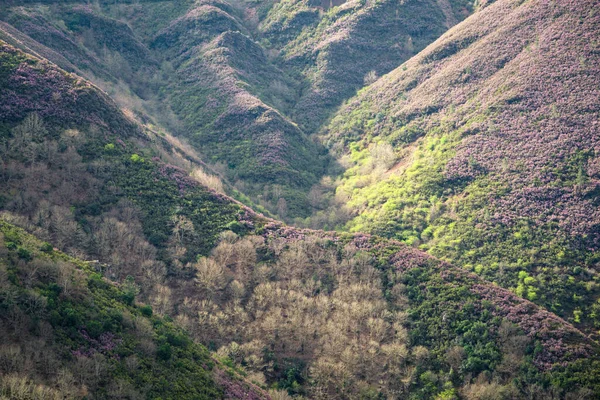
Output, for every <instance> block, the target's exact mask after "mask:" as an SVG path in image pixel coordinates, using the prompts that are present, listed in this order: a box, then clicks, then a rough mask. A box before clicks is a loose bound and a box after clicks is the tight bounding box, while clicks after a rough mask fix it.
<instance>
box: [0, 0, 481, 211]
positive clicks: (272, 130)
mask: <svg viewBox="0 0 600 400" xmlns="http://www.w3.org/2000/svg"><path fill="white" fill-rule="evenodd" d="M42 3H43V4H42ZM42 3H37V2H31V3H27V4H26V5H25V6H23V5H15V4H13V3H10V2H9V3H6V4H2V5H0V20H2V23H0V39H2V40H5V41H7V42H8V43H10V44H12V45H14V46H17V47H19V48H21V49H23V50H25V51H27V52H31V53H34V54H38V55H40V56H41V57H43V58H46V59H48V60H51V61H52V62H55V63H57V64H58V65H59V66H60V67H61V68H63V69H65V70H68V71H70V72H75V73H77V74H79V75H80V76H84V77H86V78H87V79H89V80H91V81H92V82H94V83H95V84H97V85H99V86H100V87H101V88H103V89H104V90H105V91H106V92H107V93H109V95H110V96H111V97H113V98H114V99H116V100H117V101H118V103H119V104H120V105H121V106H123V107H126V108H128V109H130V110H131V111H132V112H134V113H135V114H137V115H138V116H141V115H143V117H142V118H143V119H145V120H149V121H151V123H152V124H153V125H154V126H157V127H161V129H165V130H167V131H170V132H171V133H173V134H175V135H176V136H178V137H180V138H185V139H186V140H187V141H188V142H189V143H190V145H191V146H193V147H194V148H195V150H196V151H198V152H200V153H201V154H202V159H203V160H204V161H205V162H206V163H208V164H210V165H211V168H212V169H213V170H214V171H216V172H217V173H218V174H219V175H220V176H221V177H222V178H223V179H225V180H226V181H228V182H229V183H230V185H229V186H226V190H227V189H228V188H230V187H232V186H235V189H236V190H237V191H238V192H242V193H244V194H245V195H247V196H249V198H250V199H251V202H249V201H247V200H248V198H246V197H243V196H237V197H238V198H239V199H240V200H242V201H245V202H246V203H247V204H250V205H252V204H258V205H260V206H261V207H262V208H263V209H265V210H268V211H269V212H271V213H272V214H274V215H275V214H276V215H278V216H279V217H280V218H282V219H286V220H288V221H291V220H293V218H296V217H302V218H305V217H307V216H309V215H311V214H312V213H313V212H314V211H315V207H314V201H313V200H312V199H311V196H310V195H309V192H310V190H311V188H312V187H314V186H315V185H318V184H319V183H320V181H321V179H322V177H323V176H324V174H326V172H327V171H328V170H329V169H334V170H335V169H336V168H337V166H336V163H335V162H334V161H333V160H332V158H331V157H330V156H329V154H328V152H327V150H326V149H325V148H324V147H323V146H322V145H321V144H320V143H319V142H318V141H316V140H314V138H313V134H314V133H315V132H316V131H317V130H318V129H319V128H320V126H321V124H322V123H323V122H324V121H325V120H326V119H327V118H328V117H329V116H330V115H331V113H332V112H333V111H334V110H335V109H336V108H337V107H338V106H339V105H340V104H341V103H342V102H343V101H344V100H345V99H347V98H348V97H350V96H352V95H354V94H355V92H356V90H358V89H359V88H360V87H362V86H364V85H366V84H369V83H371V82H372V81H373V80H375V79H376V77H377V76H380V75H382V74H384V73H386V72H388V71H390V70H391V69H393V68H394V67H395V66H397V65H399V64H400V63H402V62H403V61H406V60H407V59H408V58H410V57H411V56H413V55H415V54H417V52H419V51H420V50H421V49H423V48H424V47H425V46H426V45H427V44H429V43H431V42H432V41H433V40H435V39H436V38H437V37H439V36H440V35H441V34H442V33H443V32H444V31H445V30H447V29H448V28H449V27H450V26H452V25H454V24H455V23H456V22H458V21H460V20H462V19H463V18H464V17H465V16H467V15H468V14H469V13H471V12H472V11H473V10H474V8H475V7H474V6H473V4H472V2H471V1H466V0H451V1H448V0H444V1H441V0H439V1H433V0H427V1H416V0H410V1H404V2H402V3H401V4H400V3H398V2H397V1H377V2H371V1H369V2H365V1H352V2H348V3H344V4H339V7H330V6H332V5H333V4H325V3H323V4H321V2H316V3H315V2H307V1H295V0H294V1H287V0H286V1H283V2H277V3H275V2H272V1H270V0H264V1H257V2H232V3H227V2H225V1H221V0H203V1H191V0H171V1H158V2H157V1H143V2H129V1H126V2H112V1H99V2H95V3H94V4H88V3H87V2H82V1H69V2H57V1H51V0H50V1H47V2H42ZM336 5H337V4H336ZM373 38H375V39H373ZM229 194H232V195H236V192H234V191H229Z"/></svg>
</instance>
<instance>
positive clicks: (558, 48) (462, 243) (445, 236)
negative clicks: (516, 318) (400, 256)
mask: <svg viewBox="0 0 600 400" xmlns="http://www.w3.org/2000/svg"><path fill="white" fill-rule="evenodd" d="M599 32H600V16H599V15H598V13H597V12H596V10H595V2H594V1H583V2H578V3H577V4H575V3H572V2H568V1H557V2H546V1H528V2H522V1H496V2H494V3H493V4H491V5H489V6H488V7H486V8H485V9H483V10H481V11H479V12H478V13H476V14H474V15H473V16H471V17H470V18H468V19H467V20H466V21H464V22H463V23H461V24H459V25H458V26H456V27H454V28H453V29H451V30H450V31H449V32H447V33H446V34H445V35H443V36H442V37H441V38H440V39H439V40H437V41H436V42H435V43H433V44H432V45H431V46H429V47H428V48H427V49H425V50H424V51H423V52H422V53H420V54H419V55H418V56H417V57H415V58H413V59H411V60H410V61H409V62H407V63H405V64H404V65H403V66H402V67H400V68H398V69H396V70H395V71H393V72H391V73H390V74H388V75H387V76H384V77H383V78H381V79H380V80H379V81H378V82H376V83H375V84H373V85H372V86H370V87H369V88H367V89H365V90H363V91H362V92H361V93H359V95H358V96H357V97H356V98H354V99H352V100H350V101H349V102H348V104H347V105H346V106H344V107H343V108H342V109H341V110H340V112H339V113H338V115H337V116H336V117H335V118H334V119H333V120H332V123H331V124H330V125H329V126H328V128H327V129H326V130H325V131H324V135H323V138H324V141H326V142H327V143H328V146H329V147H330V148H334V149H342V150H341V151H340V150H338V153H340V154H343V153H346V154H347V156H346V160H347V162H348V165H349V168H348V169H347V171H346V173H345V175H344V178H343V183H342V184H341V186H339V187H338V189H337V190H338V196H339V197H344V196H348V198H349V200H348V205H349V206H350V207H351V208H352V209H353V210H354V212H355V213H356V215H357V216H356V217H355V218H354V220H353V221H352V222H350V223H349V225H348V226H349V228H350V229H353V230H367V231H371V232H375V233H378V234H382V235H385V236H389V237H395V238H398V239H401V240H404V241H406V242H409V243H413V244H415V245H420V246H421V248H423V249H425V250H428V251H429V252H430V253H431V254H434V255H436V256H439V257H442V258H444V259H447V260H450V261H452V262H455V263H457V264H459V265H462V266H464V267H466V268H468V269H472V270H474V271H475V272H477V273H478V274H480V275H481V276H483V277H485V278H487V279H489V280H490V281H494V282H497V283H498V284H500V285H502V286H504V287H507V288H512V289H513V290H514V291H515V292H516V293H517V294H519V295H520V296H524V297H528V298H529V299H531V300H533V301H535V302H537V303H538V304H542V305H544V306H545V307H547V308H548V309H549V310H552V311H556V312H558V313H559V314H560V315H563V316H565V317H567V318H569V319H570V320H571V321H574V322H575V323H577V324H581V326H582V327H583V328H585V329H586V331H587V332H590V333H591V332H594V330H595V329H597V328H598V327H600V325H599V320H598V315H599V314H598V312H597V310H598V295H599V294H600V293H599V291H598V288H597V286H596V285H597V283H596V282H597V279H598V265H597V262H598V250H599V249H598V245H599V242H598V240H599V236H598V234H599V232H600V231H599V230H598V227H599V222H600V218H599V215H598V211H597V210H598V207H597V206H598V189H597V185H598V177H599V176H598V171H597V164H598V160H597V151H598V140H599V136H598V121H599V120H600V109H599V108H598V104H597V102H596V101H595V99H597V98H598V96H599V94H600V93H599V92H598V87H599V86H598V82H600V69H599V68H598V65H600V52H599V48H598V42H597V37H598V34H599ZM376 158H377V159H376Z"/></svg>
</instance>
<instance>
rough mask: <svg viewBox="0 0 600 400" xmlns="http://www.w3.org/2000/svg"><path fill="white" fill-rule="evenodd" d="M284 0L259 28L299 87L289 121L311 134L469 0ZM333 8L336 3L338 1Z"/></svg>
mask: <svg viewBox="0 0 600 400" xmlns="http://www.w3.org/2000/svg"><path fill="white" fill-rule="evenodd" d="M334 3H335V4H336V5H339V6H338V7H332V8H331V7H330V5H331V4H329V1H322V2H321V1H308V0H302V1H298V0H285V1H281V2H277V3H276V4H274V5H273V7H272V8H271V9H269V11H268V13H267V14H266V16H265V17H264V19H263V20H262V21H261V22H260V25H259V30H260V31H261V32H262V34H263V35H264V36H265V38H266V39H267V40H268V45H269V46H270V47H271V48H273V49H276V50H278V53H279V54H278V58H279V60H278V61H279V64H281V65H282V66H284V67H285V68H287V69H292V70H295V71H296V72H297V73H298V74H299V75H300V76H302V77H303V78H304V79H303V80H304V81H305V84H306V87H305V88H303V90H302V93H301V95H300V97H299V99H298V101H297V102H296V104H295V105H294V108H293V110H292V115H293V116H294V119H295V120H296V121H297V122H298V123H299V124H300V125H301V126H303V127H304V128H305V129H306V130H307V131H308V132H315V131H317V130H318V129H319V127H320V126H321V125H322V123H323V122H325V120H326V119H327V118H328V117H329V116H330V115H331V113H332V112H333V111H334V110H335V109H336V108H337V107H338V106H339V105H340V104H341V103H342V102H343V101H344V100H345V99H347V98H349V97H351V96H353V95H354V94H355V93H356V91H357V90H358V89H359V88H361V87H363V86H365V85H369V84H370V83H372V82H373V81H375V80H376V79H377V77H379V76H381V75H383V74H385V73H387V72H389V71H391V70H392V69H394V68H395V67H397V66H398V65H400V64H401V63H402V62H404V61H406V60H408V59H409V58H410V57H412V56H413V55H415V54H417V53H418V52H420V51H421V50H422V49H423V48H425V46H427V45H428V44H430V43H431V42H432V41H434V40H435V39H437V38H438V37H439V36H440V35H441V34H442V33H444V32H445V31H446V30H447V29H448V28H450V27H452V26H453V25H455V24H456V23H457V22H459V21H460V20H462V19H463V18H464V17H466V16H468V15H469V14H470V13H471V12H473V8H474V6H473V2H472V1H468V0H467V1H465V0H452V1H447V0H446V1H435V0H427V1H402V2H398V1H393V0H391V1H390V0H385V1H348V2H345V1H341V2H337V1H336V2H334ZM338 3H339V4H338Z"/></svg>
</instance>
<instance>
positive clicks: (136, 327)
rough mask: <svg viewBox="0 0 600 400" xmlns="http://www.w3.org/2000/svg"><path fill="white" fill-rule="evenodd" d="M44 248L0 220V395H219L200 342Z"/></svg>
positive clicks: (210, 362) (90, 271) (78, 265)
mask: <svg viewBox="0 0 600 400" xmlns="http://www.w3.org/2000/svg"><path fill="white" fill-rule="evenodd" d="M11 243H14V244H18V246H19V247H18V249H15V250H11V249H10V248H11V247H13V246H11ZM45 245H46V244H44V243H43V242H40V241H38V240H37V239H35V238H33V237H32V236H30V235H28V234H26V233H25V232H24V231H23V230H21V229H19V228H16V227H14V226H12V225H10V224H7V223H6V222H4V221H0V310H1V312H0V321H2V324H1V326H2V328H0V333H1V334H2V337H3V341H2V344H0V365H1V366H0V368H1V371H2V377H1V378H0V395H1V396H3V398H69V399H71V398H73V399H75V398H96V399H100V398H122V397H126V398H152V399H157V398H161V399H215V398H221V397H223V388H222V387H219V385H218V384H217V383H215V378H214V377H213V373H214V371H215V370H216V369H217V368H226V367H222V366H221V367H217V365H216V363H215V361H214V360H213V359H212V358H211V356H210V353H209V352H208V351H207V350H206V349H205V348H204V347H202V346H200V345H198V344H195V343H193V342H192V341H191V340H190V338H189V336H188V335H187V334H186V333H184V332H183V331H182V330H181V329H180V328H177V327H176V326H175V325H174V324H173V323H172V322H169V321H168V320H166V319H164V318H159V317H151V313H152V312H151V308H150V307H149V306H144V305H141V304H140V305H137V304H134V303H135V302H134V301H132V299H131V298H129V297H128V293H127V287H126V286H125V285H121V286H120V287H118V286H116V285H114V284H112V283H110V282H109V281H107V280H106V279H105V278H103V277H102V276H101V275H99V274H98V273H97V272H96V271H94V268H93V267H92V266H91V265H90V264H89V263H86V262H82V261H79V260H77V259H74V258H71V257H69V256H67V255H65V254H63V253H61V252H58V251H49V250H48V249H47V246H45ZM40 248H43V249H45V251H40V250H39V249H40ZM24 251H27V252H28V255H29V256H28V257H23V256H22V254H23V252H24ZM132 284H133V282H132ZM148 310H149V311H148ZM233 376H235V373H233ZM231 379H232V381H234V380H235V379H240V378H239V377H238V378H235V377H232V378H231ZM28 393H30V394H28ZM29 396H32V397H29Z"/></svg>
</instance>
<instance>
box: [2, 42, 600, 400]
mask: <svg viewBox="0 0 600 400" xmlns="http://www.w3.org/2000/svg"><path fill="white" fill-rule="evenodd" d="M0 61H1V62H0V65H2V69H1V70H0V96H1V98H2V99H5V100H4V101H3V103H2V104H3V108H2V114H1V116H2V130H1V131H0V132H1V136H0V138H1V139H0V144H1V146H0V159H1V160H2V163H1V164H0V167H1V168H0V179H1V183H2V186H1V187H2V188H3V190H2V192H1V194H2V203H1V204H0V207H1V209H2V219H3V220H4V221H7V222H2V223H1V228H0V229H1V230H2V238H3V239H2V241H0V245H2V246H3V247H0V266H1V267H0V290H1V291H0V311H1V312H0V316H1V318H3V320H6V321H8V323H7V324H4V325H3V329H6V330H7V335H8V337H9V338H10V344H5V343H3V344H2V347H1V349H2V352H1V353H0V368H2V369H1V370H0V371H2V372H3V374H2V381H1V382H2V386H1V387H0V390H2V395H4V396H6V397H9V398H10V397H11V396H13V395H14V393H15V391H16V390H19V391H20V392H19V393H25V394H24V395H23V396H25V395H28V394H27V393H33V392H34V391H35V390H38V391H47V392H48V393H49V395H50V394H52V395H53V396H55V397H57V396H60V395H64V394H67V395H69V396H72V397H73V398H82V397H83V396H84V395H85V394H84V395H81V393H88V397H92V398H107V397H114V396H115V393H118V394H119V395H122V396H129V397H130V398H131V397H134V398H135V396H138V394H140V393H141V396H143V397H146V398H182V397H184V396H185V395H188V396H190V397H193V398H198V397H201V395H200V394H194V392H192V390H198V391H203V392H202V393H204V394H206V396H208V397H209V398H214V397H219V396H224V397H225V398H258V397H259V396H261V395H263V392H262V391H261V390H260V389H258V388H256V387H255V386H254V385H258V386H259V387H263V388H270V389H271V390H273V391H275V392H273V393H272V396H273V397H275V398H283V399H285V398H289V397H287V396H290V395H303V396H306V397H309V398H317V399H320V398H323V399H346V398H381V397H386V398H394V397H403V398H414V399H423V398H425V399H429V398H432V399H433V398H447V399H453V398H468V399H479V398H488V397H489V396H491V394H494V395H497V396H500V397H499V398H505V399H518V398H523V399H525V398H540V399H541V398H548V397H549V396H557V397H559V398H567V397H568V396H575V397H574V398H582V399H585V398H594V396H597V395H598V394H599V393H600V382H598V378H597V377H598V376H600V375H599V373H598V372H599V371H600V361H599V357H600V353H599V350H598V346H597V344H596V343H595V342H593V341H592V340H591V339H589V338H587V337H586V336H584V335H583V334H582V333H581V332H580V331H579V330H577V329H575V328H574V327H573V326H572V325H571V324H569V323H567V322H565V321H564V320H562V319H560V318H558V317H557V316H556V315H554V314H552V313H550V312H548V311H546V310H543V309H541V308H539V307H538V306H536V305H534V304H533V303H531V302H529V301H528V300H525V299H522V298H520V297H518V296H516V295H514V294H512V293H510V292H509V291H507V290H505V289H502V288H499V287H497V286H495V285H493V284H490V283H488V282H486V281H485V280H483V279H482V278H480V277H478V276H476V275H474V274H471V273H468V272H465V271H464V270H462V269H457V268H455V267H453V266H451V265H449V264H447V263H444V262H442V261H439V260H437V259H435V258H433V257H431V256H429V255H426V254H425V253H422V252H421V251H419V250H416V249H413V248H410V247H408V246H406V245H405V244H402V243H399V242H394V241H388V240H384V239H381V238H378V237H376V236H368V235H362V234H356V235H352V234H336V233H333V232H323V231H310V230H300V229H296V228H291V227H286V226H284V225H282V224H280V223H277V222H274V221H271V220H267V219H266V218H264V217H262V216H260V215H258V214H255V213H254V212H253V211H251V210H250V209H248V208H245V207H243V206H241V205H239V204H238V203H236V202H234V201H232V200H231V199H229V198H227V197H225V196H223V195H220V194H217V193H216V192H215V191H212V190H209V189H207V188H206V187H204V186H202V185H201V184H200V183H198V182H197V181H196V180H194V179H193V178H194V177H202V176H203V175H201V174H200V175H199V174H197V173H194V168H200V167H201V164H197V163H196V161H194V154H193V152H192V150H190V149H186V148H184V147H181V146H180V145H179V144H177V142H176V141H175V140H173V139H172V138H169V137H168V136H165V137H164V138H163V137H161V136H159V135H156V134H155V133H153V132H152V131H151V130H149V129H148V127H146V126H141V125H139V124H138V123H137V122H136V121H134V120H133V119H131V118H130V117H127V116H126V115H125V114H123V113H122V112H121V111H120V110H119V109H118V108H117V107H116V105H115V104H114V103H113V102H112V101H111V100H110V99H108V98H107V97H106V96H105V95H104V94H102V92H100V91H99V90H98V89H97V88H95V87H94V86H93V85H91V84H89V83H86V82H85V81H84V80H83V79H81V78H78V77H77V76H75V75H70V74H67V73H65V72H63V71H61V70H59V69H58V68H56V67H55V66H53V65H51V64H49V63H47V62H42V61H39V60H37V59H34V58H32V57H29V56H26V55H25V54H23V53H21V52H19V51H18V50H16V49H14V48H12V47H10V46H7V45H5V44H2V48H1V52H0ZM173 164H177V165H179V167H177V166H176V165H173ZM203 182H204V180H203ZM14 224H16V225H20V226H21V227H23V228H25V229H26V230H27V231H29V232H31V233H33V234H35V235H36V236H37V237H38V238H40V239H41V240H44V241H45V242H48V243H52V244H51V245H49V244H46V243H43V242H41V241H39V240H36V239H34V238H32V237H31V236H29V235H27V234H25V233H24V232H23V231H21V230H19V229H17V228H15V227H14V226H13V225H14ZM53 246H56V247H57V248H59V249H60V250H65V251H67V252H68V253H70V254H71V255H77V256H78V257H79V258H81V259H88V260H97V261H94V262H91V263H88V262H80V261H77V260H75V259H72V258H69V257H67V256H65V255H63V254H62V253H60V252H59V251H58V250H54V248H53ZM2 249H4V250H2ZM2 268H4V270H5V271H6V272H5V273H2V271H3V269H2ZM102 275H103V277H102ZM110 281H112V283H111V282H110ZM115 285H116V286H115ZM138 302H139V303H138ZM144 304H147V306H146V305H144ZM151 313H152V315H158V316H160V317H161V318H158V317H152V318H150V320H149V319H148V317H149V314H151ZM147 325H148V326H147ZM4 326H6V328H4ZM140 326H141V327H142V328H139V329H138V327H140ZM25 328H26V329H25ZM140 329H142V330H143V332H140V331H139V330H140ZM144 329H145V330H144ZM180 329H185V332H187V333H184V332H183V331H181V330H180ZM20 330H23V332H21V331H20ZM191 340H194V341H195V342H194V343H192V342H191ZM44 341H45V343H46V344H44V346H46V347H44V348H46V349H47V350H48V351H47V352H45V353H44V354H47V357H48V358H47V360H49V361H48V362H49V363H50V364H47V363H46V364H44V362H39V360H40V358H39V357H41V356H40V355H39V354H38V353H32V352H31V349H32V348H34V347H33V346H32V345H31V343H34V342H35V343H42V342H44ZM200 344H203V345H205V346H206V347H207V348H208V349H210V350H211V351H212V352H213V353H212V354H209V353H207V352H206V350H205V348H203V347H201V345H200ZM24 359H27V360H32V365H35V367H32V368H23V367H21V365H22V364H17V363H16V362H15V360H24ZM44 360H46V359H44ZM213 360H214V361H213ZM44 365H53V366H58V367H57V368H62V369H60V370H61V371H63V373H62V374H61V375H60V376H58V377H55V376H52V375H51V374H50V373H49V372H48V371H49V370H48V369H44V368H45V367H44ZM89 365H92V366H95V367H98V368H96V369H90V370H88V369H85V368H87V367H85V368H84V366H89ZM53 368H54V367H53ZM90 368H92V367H90ZM86 371H91V372H90V373H88V372H86ZM95 371H96V372H95ZM97 371H100V372H97ZM179 371H181V372H179ZM223 371H224V372H223ZM227 371H228V372H227ZM152 374H160V375H162V376H163V378H164V379H165V380H166V381H167V382H169V384H173V385H174V386H173V388H171V389H169V388H167V387H166V386H165V385H163V384H162V383H161V382H163V381H162V380H160V379H154V378H153V377H154V375H152ZM171 375H173V378H170V376H171ZM240 376H244V377H245V380H244V381H241V380H240V378H239V377H240ZM65 379H66V381H63V380H65ZM188 379H189V380H190V381H189V383H186V382H187V381H188ZM109 380H110V382H112V384H110V383H108V381H109ZM64 382H70V386H68V387H69V388H70V389H69V390H71V391H72V392H68V393H65V392H64V390H66V389H64V387H65V386H64V385H65V383H64ZM145 382H154V383H149V384H146V383H145ZM157 382H158V383H157ZM247 382H253V383H252V384H250V383H247ZM39 385H43V386H39ZM61 385H62V386H61ZM169 387H171V386H169ZM73 388H75V389H73ZM61 390H62V391H63V392H61V393H62V394H59V392H60V391H61ZM179 390H180V391H179ZM211 391H212V392H211ZM123 393H125V394H123ZM49 395H48V396H49Z"/></svg>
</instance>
